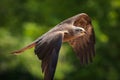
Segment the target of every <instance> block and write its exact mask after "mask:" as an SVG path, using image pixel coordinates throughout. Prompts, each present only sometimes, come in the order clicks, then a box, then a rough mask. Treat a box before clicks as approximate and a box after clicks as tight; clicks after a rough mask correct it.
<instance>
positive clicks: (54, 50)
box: [12, 13, 95, 80]
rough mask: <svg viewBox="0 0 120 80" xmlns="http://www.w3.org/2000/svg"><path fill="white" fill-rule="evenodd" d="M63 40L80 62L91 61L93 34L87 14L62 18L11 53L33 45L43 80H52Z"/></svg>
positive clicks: (93, 45)
mask: <svg viewBox="0 0 120 80" xmlns="http://www.w3.org/2000/svg"><path fill="white" fill-rule="evenodd" d="M63 42H68V43H69V44H70V45H71V46H72V47H73V49H74V51H75V53H76V55H77V56H78V58H79V59H80V63H81V64H87V63H88V62H92V60H93V57H94V56H95V50H94V47H95V34H94V30H93V27H92V23H91V19H90V17H89V16H88V15H87V14H85V13H81V14H78V15H75V16H73V17H71V18H69V19H66V20H64V21H63V22H61V23H60V24H58V25H56V26H55V27H54V28H53V29H51V30H50V31H48V32H47V33H45V34H44V35H43V36H41V37H39V38H38V39H36V40H35V41H34V42H32V43H31V44H29V45H28V46H26V47H24V48H22V49H20V50H17V51H14V52H12V53H13V54H19V53H21V52H23V51H25V50H26V49H28V48H32V47H34V46H35V54H36V55H37V56H38V58H39V59H40V60H41V61H42V64H41V67H42V72H43V73H44V80H53V78H54V73H55V70H56V65H57V60H58V55H59V50H60V48H61V44H62V43H63Z"/></svg>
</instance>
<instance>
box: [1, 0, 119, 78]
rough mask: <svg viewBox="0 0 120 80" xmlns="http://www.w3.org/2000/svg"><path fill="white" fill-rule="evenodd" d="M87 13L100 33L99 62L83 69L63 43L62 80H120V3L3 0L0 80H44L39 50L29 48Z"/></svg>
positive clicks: (59, 75) (59, 70)
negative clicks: (20, 51) (18, 52)
mask: <svg viewBox="0 0 120 80" xmlns="http://www.w3.org/2000/svg"><path fill="white" fill-rule="evenodd" d="M78 13H87V14H88V15H89V16H90V17H91V18H92V24H93V26H94V29H95V34H96V56H95V58H94V60H93V63H90V64H88V65H83V66H81V65H80V62H79V60H78V58H77V57H76V55H75V54H74V51H73V50H72V48H71V47H70V46H69V45H68V44H67V43H65V44H63V46H62V48H61V50H60V55H59V60H58V65H57V69H56V73H55V79H56V80H88V79H89V80H120V0H0V80H42V79H43V74H42V72H41V62H40V61H39V60H38V58H37V56H36V55H34V48H32V49H30V50H27V51H25V52H23V54H21V55H19V56H15V55H11V54H10V52H11V51H13V50H16V49H19V48H22V47H24V46H25V45H27V44H29V43H30V42H32V41H34V40H35V39H36V38H38V37H39V36H41V35H42V34H44V33H45V32H47V31H48V30H49V29H51V28H53V27H54V26H55V25H56V24H58V23H60V22H61V21H63V20H64V19H66V18H69V17H71V16H74V15H76V14H78Z"/></svg>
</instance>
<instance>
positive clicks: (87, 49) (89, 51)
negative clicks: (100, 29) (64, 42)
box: [69, 13, 95, 64]
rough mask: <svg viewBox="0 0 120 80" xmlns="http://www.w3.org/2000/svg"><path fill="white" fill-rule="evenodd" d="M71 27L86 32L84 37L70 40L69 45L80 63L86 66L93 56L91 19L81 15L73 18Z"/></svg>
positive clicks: (93, 42) (93, 40)
mask: <svg viewBox="0 0 120 80" xmlns="http://www.w3.org/2000/svg"><path fill="white" fill-rule="evenodd" d="M73 25H74V26H80V27H83V28H84V29H85V30H86V32H87V34H86V35H83V36H81V37H78V38H75V39H73V40H70V41H69V43H70V45H71V46H72V47H73V49H74V51H75V52H76V54H77V56H78V57H79V59H80V63H81V64H88V63H89V62H92V60H93V57H94V56H95V49H94V46H95V34H94V30H93V26H92V24H91V19H90V17H89V16H88V15H87V14H84V13H83V14H80V15H77V16H76V17H75V18H74V22H73Z"/></svg>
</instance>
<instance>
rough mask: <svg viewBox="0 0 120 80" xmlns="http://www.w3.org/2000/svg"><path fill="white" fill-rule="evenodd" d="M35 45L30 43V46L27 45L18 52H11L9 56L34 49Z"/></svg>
mask: <svg viewBox="0 0 120 80" xmlns="http://www.w3.org/2000/svg"><path fill="white" fill-rule="evenodd" d="M35 45H36V41H35V42H32V43H31V44H29V45H27V46H26V47H24V48H22V49H20V50H16V51H13V52H11V54H15V55H17V54H20V53H22V52H24V51H25V50H27V49H30V48H32V47H34V46H35Z"/></svg>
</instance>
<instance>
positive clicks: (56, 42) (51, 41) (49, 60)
mask: <svg viewBox="0 0 120 80" xmlns="http://www.w3.org/2000/svg"><path fill="white" fill-rule="evenodd" d="M62 39H63V33H59V32H56V33H55V32H54V33H50V34H47V35H46V36H44V37H43V38H42V39H40V40H39V41H38V42H37V43H36V47H35V54H36V55H37V56H38V58H39V59H40V60H42V65H41V67H42V72H43V73H44V80H52V79H53V77H54V73H55V69H56V65H57V60H58V55H59V50H60V48H61V44H62Z"/></svg>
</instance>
